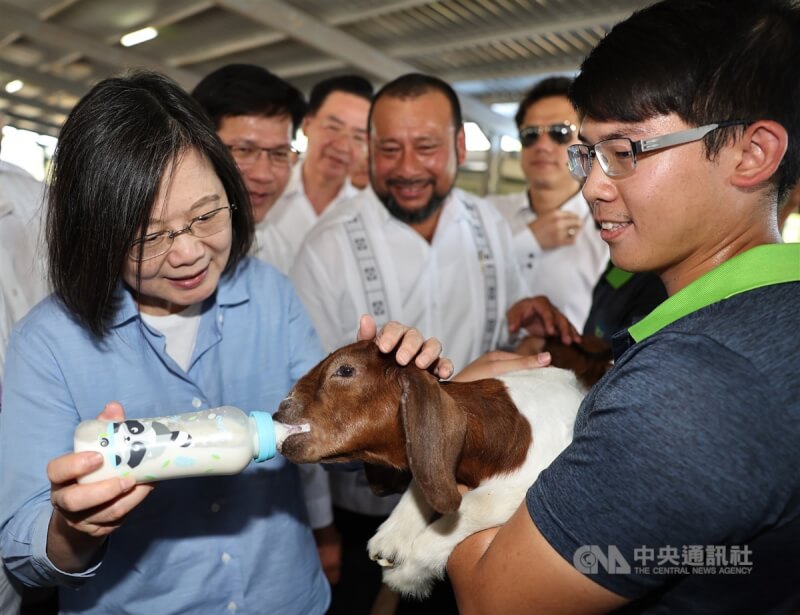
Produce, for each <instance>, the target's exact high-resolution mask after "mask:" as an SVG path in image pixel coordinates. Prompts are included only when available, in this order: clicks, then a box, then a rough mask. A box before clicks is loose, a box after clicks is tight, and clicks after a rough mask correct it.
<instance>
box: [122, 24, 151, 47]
mask: <svg viewBox="0 0 800 615" xmlns="http://www.w3.org/2000/svg"><path fill="white" fill-rule="evenodd" d="M157 36H158V30H156V29H155V28H142V29H141V30H136V32H128V34H126V35H125V36H123V37H122V38H121V39H119V42H120V43H122V46H123V47H133V46H134V45H138V44H140V43H144V42H145V41H149V40H152V39H154V38H155V37H157Z"/></svg>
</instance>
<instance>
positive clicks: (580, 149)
mask: <svg viewBox="0 0 800 615" xmlns="http://www.w3.org/2000/svg"><path fill="white" fill-rule="evenodd" d="M592 158H597V160H598V162H599V163H600V167H601V168H602V169H603V171H604V172H605V173H606V175H608V176H609V177H619V176H622V175H627V174H628V173H632V172H633V170H634V169H635V168H636V158H635V156H634V155H633V145H632V143H631V141H630V140H629V139H609V140H607V141H601V142H600V143H597V144H595V145H594V147H589V146H588V145H570V146H569V147H568V148H567V160H568V162H569V170H570V172H571V173H572V175H573V176H574V177H576V178H577V179H585V178H586V177H588V176H589V172H590V171H591V169H592Z"/></svg>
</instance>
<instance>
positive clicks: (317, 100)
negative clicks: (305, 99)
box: [257, 75, 372, 273]
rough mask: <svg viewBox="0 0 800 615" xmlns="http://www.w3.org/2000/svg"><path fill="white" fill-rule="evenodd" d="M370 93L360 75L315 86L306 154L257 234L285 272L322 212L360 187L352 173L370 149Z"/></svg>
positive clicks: (265, 256)
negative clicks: (368, 117) (352, 167)
mask: <svg viewBox="0 0 800 615" xmlns="http://www.w3.org/2000/svg"><path fill="white" fill-rule="evenodd" d="M371 98H372V84H370V82H369V81H367V80H366V79H364V78H363V77H359V76H357V75H343V76H339V77H332V78H330V79H326V80H324V81H321V82H319V83H318V84H316V85H315V86H314V87H313V88H312V90H311V96H310V97H309V111H308V115H307V116H306V118H305V120H304V121H303V133H304V134H305V135H306V137H307V138H308V146H307V149H306V153H305V155H304V156H303V160H302V162H301V163H300V164H298V165H297V166H296V167H295V168H294V169H293V170H292V176H291V179H290V180H289V185H288V187H287V188H286V191H285V192H284V193H283V195H282V196H281V198H280V199H279V200H278V202H277V203H276V205H275V207H274V208H273V209H272V210H271V211H270V212H269V214H268V215H267V218H266V222H267V224H266V226H265V227H264V228H263V229H261V230H259V232H258V235H257V239H258V243H259V250H260V252H259V256H261V257H262V258H263V259H264V260H266V261H267V262H269V263H272V264H273V265H274V266H275V267H277V268H278V269H280V270H281V271H283V272H284V273H286V272H288V271H289V268H290V267H291V265H292V262H293V261H294V258H295V256H296V254H297V251H298V250H299V248H300V244H301V243H302V241H303V239H304V238H305V236H306V234H307V233H308V231H309V230H311V228H312V227H313V226H314V224H316V222H317V220H318V219H319V217H320V216H321V215H322V213H323V212H325V211H326V210H327V209H329V208H330V207H331V206H333V205H334V204H336V203H338V202H339V201H341V200H343V199H346V198H348V197H350V196H353V195H355V194H356V193H357V192H358V191H357V190H356V189H355V188H354V187H353V186H352V185H351V184H350V180H349V179H348V175H349V173H350V169H351V166H353V163H354V161H355V160H357V159H358V158H359V156H363V152H364V150H366V148H367V114H368V113H369V104H370V100H371Z"/></svg>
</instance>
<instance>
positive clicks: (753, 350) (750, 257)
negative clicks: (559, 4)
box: [448, 0, 800, 614]
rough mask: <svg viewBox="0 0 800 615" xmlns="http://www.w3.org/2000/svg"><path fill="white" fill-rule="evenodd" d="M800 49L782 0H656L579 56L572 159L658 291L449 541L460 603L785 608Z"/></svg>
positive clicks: (799, 397) (793, 426)
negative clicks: (491, 503) (600, 369)
mask: <svg viewBox="0 0 800 615" xmlns="http://www.w3.org/2000/svg"><path fill="white" fill-rule="evenodd" d="M798 57H800V6H798V5H797V3H796V2H793V1H790V0H665V1H664V2H659V3H657V4H655V5H653V6H651V7H649V8H647V9H644V10H642V11H639V12H637V13H635V14H634V15H632V16H631V17H630V18H629V19H627V20H626V21H624V22H622V23H621V24H619V25H617V26H616V27H615V28H614V29H613V30H612V31H611V32H610V33H609V34H608V36H607V37H606V38H605V39H604V40H603V41H601V43H600V44H599V45H598V46H597V47H596V48H595V50H594V51H592V52H591V53H590V55H589V56H588V57H587V58H586V60H585V61H584V63H583V66H582V68H581V73H580V75H579V76H578V77H577V79H576V81H575V84H574V86H573V88H572V90H571V92H570V98H571V100H572V102H573V104H574V105H575V106H576V108H577V109H578V112H579V114H580V116H581V118H582V122H581V128H580V139H581V141H582V144H580V145H573V146H570V158H571V160H570V164H571V168H572V170H573V173H574V174H575V175H576V176H578V177H585V178H586V183H585V186H584V188H583V193H584V195H585V197H586V199H587V201H588V202H589V204H590V206H591V207H592V210H593V214H594V217H595V220H596V221H597V222H598V223H599V224H601V225H602V229H603V230H602V235H603V239H604V240H605V241H606V242H607V243H608V244H609V246H610V249H611V258H612V260H613V262H614V263H615V265H617V266H618V267H620V268H622V269H624V270H626V271H632V272H638V271H655V272H657V273H658V274H659V276H660V277H661V279H662V281H663V282H664V285H665V287H666V288H667V292H668V294H669V298H668V299H667V300H666V301H665V302H664V303H663V304H661V305H660V306H659V307H658V308H656V309H655V310H654V311H653V312H652V313H651V314H650V315H648V316H647V317H646V318H644V319H643V320H641V321H640V322H638V323H637V324H636V325H634V326H632V327H630V328H629V329H627V330H626V331H622V332H620V333H619V334H618V336H615V340H614V341H615V351H616V364H615V366H614V368H613V369H612V370H611V371H610V372H609V373H608V374H607V375H606V377H605V378H604V379H603V380H602V381H601V382H600V383H599V384H598V385H596V386H595V387H594V389H593V390H592V391H591V392H590V394H589V396H588V397H587V398H586V400H585V401H584V404H583V406H582V407H581V411H580V413H579V416H578V420H577V422H576V427H575V438H574V441H573V443H572V445H570V446H569V447H568V448H567V449H566V450H565V451H564V453H563V454H562V455H561V456H560V457H559V458H558V459H556V461H555V462H554V463H553V464H552V465H551V466H550V468H548V469H547V470H545V471H544V472H543V473H542V475H541V476H540V477H539V478H538V480H537V481H536V482H535V483H534V485H533V486H532V487H531V489H530V491H529V492H528V496H527V501H526V502H524V503H523V504H522V505H521V506H520V508H519V510H518V511H517V513H515V515H514V516H512V518H511V519H510V520H509V521H508V522H507V523H506V524H505V525H504V526H503V527H501V528H495V529H492V530H487V531H485V532H481V533H479V534H478V535H476V536H473V537H471V538H469V539H467V540H465V541H464V542H462V543H461V544H460V545H459V546H458V547H457V548H456V550H455V551H454V553H453V555H452V556H451V558H450V562H449V565H448V571H449V573H450V578H451V580H452V581H453V586H454V588H455V591H456V594H457V597H458V601H459V604H460V607H461V609H462V613H504V614H507V613H531V612H541V613H550V612H559V613H600V612H607V611H611V610H613V609H616V608H619V607H622V606H623V605H627V608H626V610H625V612H626V613H627V612H637V613H638V612H647V613H656V612H658V613H734V612H735V613H767V612H769V613H789V612H796V610H797V609H798V607H800V585H798V583H797V574H798V573H797V571H798V569H800V550H798V548H797V547H798V545H800V473H799V472H798V471H797V468H798V466H800V446H798V442H800V379H798V377H797V366H798V364H799V363H800V361H799V360H798V359H800V356H799V353H798V343H797V339H798V331H800V312H799V311H798V305H800V245H798V244H786V245H784V244H782V243H781V237H780V234H779V233H778V226H777V216H776V212H777V207H778V204H779V203H781V202H782V201H783V198H784V197H785V195H786V194H788V191H789V190H790V189H791V187H792V186H793V185H794V184H796V183H797V181H798V176H799V175H800V113H798V111H797V101H798V100H799V99H800V69H798V62H797V58H798Z"/></svg>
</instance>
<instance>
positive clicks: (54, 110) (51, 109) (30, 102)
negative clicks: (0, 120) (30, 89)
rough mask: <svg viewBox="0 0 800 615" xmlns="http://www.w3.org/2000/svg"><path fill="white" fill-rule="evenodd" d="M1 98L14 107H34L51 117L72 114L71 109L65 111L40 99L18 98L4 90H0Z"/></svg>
mask: <svg viewBox="0 0 800 615" xmlns="http://www.w3.org/2000/svg"><path fill="white" fill-rule="evenodd" d="M0 98H3V99H5V100H7V101H9V102H10V103H11V104H12V105H24V106H26V107H33V108H35V109H39V110H40V111H43V112H44V113H50V114H51V115H63V116H67V115H69V112H70V109H64V108H62V107H57V106H55V105H48V104H47V103H45V102H42V101H40V100H39V99H38V98H25V97H24V96H17V95H16V94H9V93H8V92H6V91H4V90H0Z"/></svg>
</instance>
